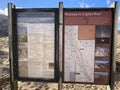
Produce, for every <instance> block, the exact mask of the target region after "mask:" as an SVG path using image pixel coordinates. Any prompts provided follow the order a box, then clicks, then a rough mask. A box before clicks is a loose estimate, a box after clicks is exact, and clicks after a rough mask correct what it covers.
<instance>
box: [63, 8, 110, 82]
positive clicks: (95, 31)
mask: <svg viewBox="0 0 120 90" xmlns="http://www.w3.org/2000/svg"><path fill="white" fill-rule="evenodd" d="M111 32H112V11H105V10H102V11H100V10H98V11H97V10H95V11H94V10H92V11H89V10H88V11H87V10H86V11H82V10H78V11H77V10H76V11H74V10H71V11H70V10H68V11H67V10H66V11H64V65H63V66H64V69H63V70H64V76H63V77H64V78H63V81H64V82H73V83H74V82H79V83H94V84H109V79H110V60H111V57H110V50H111V47H110V46H111V36H112V35H111Z"/></svg>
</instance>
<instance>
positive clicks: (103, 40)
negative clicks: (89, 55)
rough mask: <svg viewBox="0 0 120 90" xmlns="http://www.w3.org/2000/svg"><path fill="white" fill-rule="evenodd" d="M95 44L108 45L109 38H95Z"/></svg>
mask: <svg viewBox="0 0 120 90" xmlns="http://www.w3.org/2000/svg"><path fill="white" fill-rule="evenodd" d="M95 42H96V44H109V42H110V38H96V39H95Z"/></svg>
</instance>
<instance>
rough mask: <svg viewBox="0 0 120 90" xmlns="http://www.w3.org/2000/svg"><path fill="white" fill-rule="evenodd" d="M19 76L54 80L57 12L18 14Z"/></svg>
mask: <svg viewBox="0 0 120 90" xmlns="http://www.w3.org/2000/svg"><path fill="white" fill-rule="evenodd" d="M17 36H18V76H19V77H23V78H32V79H34V78H36V79H54V78H56V77H55V71H56V70H55V64H56V63H55V52H56V49H55V45H56V44H55V36H56V35H55V12H17Z"/></svg>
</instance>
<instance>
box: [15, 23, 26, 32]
mask: <svg viewBox="0 0 120 90" xmlns="http://www.w3.org/2000/svg"><path fill="white" fill-rule="evenodd" d="M17 30H18V34H27V26H25V25H23V24H18V25H17Z"/></svg>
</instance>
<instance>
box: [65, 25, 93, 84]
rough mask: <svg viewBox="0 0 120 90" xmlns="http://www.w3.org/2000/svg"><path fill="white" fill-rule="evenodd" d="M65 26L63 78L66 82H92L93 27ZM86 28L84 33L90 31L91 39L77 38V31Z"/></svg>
mask: <svg viewBox="0 0 120 90" xmlns="http://www.w3.org/2000/svg"><path fill="white" fill-rule="evenodd" d="M91 27H92V28H89V29H88V26H77V25H76V26H69V25H66V26H65V51H64V52H65V57H64V60H65V61H64V65H65V70H64V74H65V75H64V76H65V77H64V80H65V81H67V82H70V81H71V82H94V54H95V48H94V47H95V34H94V33H95V27H94V26H91ZM83 28H84V29H86V34H88V33H89V32H87V31H89V30H90V31H92V33H89V34H91V35H90V36H92V38H91V40H90V39H89V38H88V40H87V38H84V37H85V36H84V35H85V34H84V35H82V36H83V38H84V39H86V40H84V39H83V40H81V39H82V38H81V39H80V40H79V37H80V36H79V35H81V34H79V33H78V32H82V30H83Z"/></svg>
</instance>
